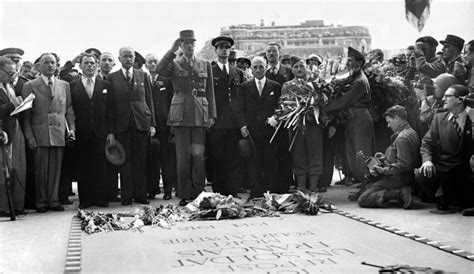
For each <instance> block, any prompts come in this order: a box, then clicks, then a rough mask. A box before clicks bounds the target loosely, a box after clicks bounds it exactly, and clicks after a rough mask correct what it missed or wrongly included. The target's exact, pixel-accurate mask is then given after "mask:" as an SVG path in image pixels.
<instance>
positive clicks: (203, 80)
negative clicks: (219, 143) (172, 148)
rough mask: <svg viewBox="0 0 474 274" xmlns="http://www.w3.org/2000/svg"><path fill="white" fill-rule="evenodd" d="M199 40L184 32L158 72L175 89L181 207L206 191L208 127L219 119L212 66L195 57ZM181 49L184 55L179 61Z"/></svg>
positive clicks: (172, 118) (173, 116) (171, 118)
mask: <svg viewBox="0 0 474 274" xmlns="http://www.w3.org/2000/svg"><path fill="white" fill-rule="evenodd" d="M195 41H196V39H195V38H194V32H193V31H192V30H183V31H181V32H180V38H178V39H177V40H176V41H175V42H174V44H173V47H172V48H171V50H169V51H168V52H167V53H166V54H165V56H164V57H163V58H162V59H161V60H160V62H159V63H158V65H157V69H156V70H157V72H158V73H159V74H161V75H163V76H166V77H170V78H171V82H172V84H173V89H174V96H173V99H172V100H171V106H170V113H169V116H168V125H169V126H172V127H174V131H175V136H176V162H177V166H178V184H177V187H178V197H179V198H181V201H180V205H186V204H187V203H188V201H189V200H191V199H193V198H195V197H196V196H197V195H199V193H201V192H202V191H203V189H204V180H205V168H204V150H205V148H204V143H205V139H206V128H209V127H212V126H213V125H214V123H215V122H216V118H217V111H216V103H215V98H214V87H213V82H212V69H211V64H210V63H209V62H207V61H205V60H201V59H197V58H196V57H195V56H194V47H195ZM179 47H181V48H182V49H183V56H181V57H179V58H176V59H175V57H176V54H175V52H176V51H177V50H178V49H179ZM174 59H175V60H174Z"/></svg>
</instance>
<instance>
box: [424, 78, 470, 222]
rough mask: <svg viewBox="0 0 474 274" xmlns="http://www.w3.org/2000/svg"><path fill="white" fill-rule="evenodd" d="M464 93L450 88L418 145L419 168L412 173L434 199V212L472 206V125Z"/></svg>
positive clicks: (466, 93)
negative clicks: (441, 106) (421, 162)
mask: <svg viewBox="0 0 474 274" xmlns="http://www.w3.org/2000/svg"><path fill="white" fill-rule="evenodd" d="M467 95H468V90H467V88H466V87H465V86H462V85H452V86H451V87H449V88H448V90H446V93H445V94H444V97H443V101H444V108H445V109H447V110H448V111H446V112H441V113H437V114H435V116H434V118H433V121H432V122H431V127H430V129H429V130H428V132H427V133H426V135H425V137H423V139H422V142H421V149H420V151H421V157H422V161H423V164H422V166H421V168H420V170H419V172H416V173H415V176H416V178H415V179H416V182H417V183H419V184H420V185H421V187H422V188H423V190H424V191H425V192H426V194H428V196H430V197H434V198H436V202H437V208H438V211H434V212H433V213H453V212H452V211H450V208H449V205H452V204H453V202H457V203H458V204H459V205H460V206H462V207H465V208H469V207H473V206H474V185H473V182H472V178H471V173H472V171H471V167H470V163H469V160H470V158H471V156H472V155H473V147H474V146H473V140H472V121H471V119H470V118H469V115H468V114H467V111H466V107H465V105H464V99H463V98H464V97H466V96H467Z"/></svg>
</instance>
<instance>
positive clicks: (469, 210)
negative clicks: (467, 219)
mask: <svg viewBox="0 0 474 274" xmlns="http://www.w3.org/2000/svg"><path fill="white" fill-rule="evenodd" d="M461 214H462V216H474V208H473V207H471V208H465V209H463V211H462V212H461Z"/></svg>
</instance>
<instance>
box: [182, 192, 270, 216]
mask: <svg viewBox="0 0 474 274" xmlns="http://www.w3.org/2000/svg"><path fill="white" fill-rule="evenodd" d="M186 208H187V209H188V210H189V211H190V212H191V216H190V217H189V219H190V220H196V219H200V220H220V219H235V218H246V217H253V216H262V217H265V216H268V217H273V216H278V214H276V213H274V212H271V211H270V210H266V209H263V208H260V207H258V206H256V205H254V204H252V203H248V204H245V203H244V202H243V201H242V200H241V199H238V198H234V197H232V195H229V196H223V195H220V194H218V193H212V192H204V191H203V192H201V194H199V196H198V197H197V198H196V199H195V200H194V201H193V202H191V203H189V204H188V205H186Z"/></svg>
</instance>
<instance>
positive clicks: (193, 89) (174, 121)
mask: <svg viewBox="0 0 474 274" xmlns="http://www.w3.org/2000/svg"><path fill="white" fill-rule="evenodd" d="M175 57H176V55H175V54H174V52H171V51H169V52H167V53H166V54H165V56H164V57H163V58H162V59H161V60H160V62H159V63H158V65H157V71H158V73H159V74H161V75H163V76H166V77H170V79H171V82H172V83H173V89H174V95H173V99H172V100H171V106H170V112H169V116H168V125H169V126H185V127H208V126H209V118H214V119H216V118H217V110H216V101H215V97H214V85H213V83H212V80H213V79H212V69H211V65H210V64H209V62H208V61H205V60H201V59H197V58H196V59H195V61H194V63H193V67H190V65H189V63H188V62H187V61H186V59H185V57H184V56H181V57H178V58H176V59H175Z"/></svg>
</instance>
